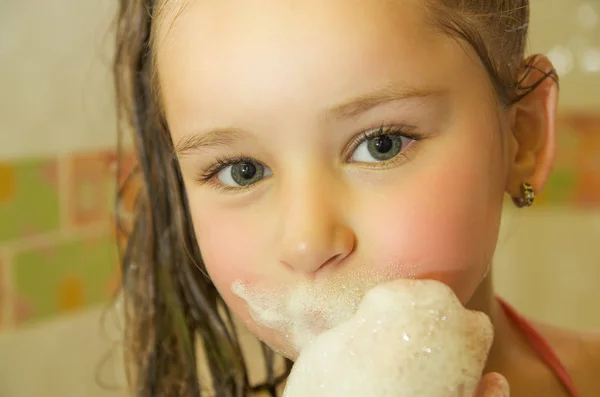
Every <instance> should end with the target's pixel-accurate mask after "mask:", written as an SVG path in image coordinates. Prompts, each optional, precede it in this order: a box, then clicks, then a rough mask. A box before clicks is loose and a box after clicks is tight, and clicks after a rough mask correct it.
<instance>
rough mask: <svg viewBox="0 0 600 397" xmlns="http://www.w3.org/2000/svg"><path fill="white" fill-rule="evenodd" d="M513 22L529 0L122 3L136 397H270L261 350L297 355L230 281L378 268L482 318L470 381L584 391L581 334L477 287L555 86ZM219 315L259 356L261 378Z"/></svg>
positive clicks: (520, 22) (279, 375)
mask: <svg viewBox="0 0 600 397" xmlns="http://www.w3.org/2000/svg"><path fill="white" fill-rule="evenodd" d="M528 13H529V4H528V1H527V0H369V1H366V0H364V1H358V0H354V1H348V0H326V1H324V0H301V1H300V0H297V1H295V0H286V1H282V0H261V1H254V0H243V1H242V0H156V1H153V0H122V1H121V9H120V14H119V19H118V50H117V56H116V63H115V68H116V77H117V80H116V81H117V91H118V96H119V100H120V110H121V114H122V116H123V120H124V122H126V123H127V125H126V126H131V127H132V128H133V130H134V132H135V148H136V152H137V156H138V161H139V176H140V180H141V182H142V183H141V189H140V192H139V197H138V200H137V207H136V217H135V222H134V224H133V227H132V229H131V230H130V231H129V239H128V243H127V246H126V249H125V250H124V256H123V289H124V291H125V295H126V307H127V328H126V340H127V346H128V347H129V350H128V360H129V361H130V363H131V364H132V365H131V371H130V374H129V381H130V384H131V385H132V386H133V389H134V390H135V393H136V395H137V396H139V397H142V396H200V395H206V392H205V390H208V389H211V390H213V391H214V393H215V394H216V395H218V396H234V395H235V396H245V395H251V394H252V393H253V392H256V391H259V390H264V391H267V392H269V393H270V395H276V390H277V388H278V386H279V385H281V383H282V381H283V380H284V379H285V376H286V373H287V371H288V370H289V368H290V361H289V360H286V363H285V365H284V368H283V369H281V368H280V367H278V366H277V365H275V361H276V360H275V355H274V353H273V352H272V350H270V348H267V347H266V345H268V346H270V347H271V348H273V349H275V350H277V351H279V352H281V353H282V354H283V355H285V356H287V357H288V358H290V359H294V358H295V352H294V351H293V350H292V349H291V348H290V344H289V343H288V340H287V339H286V337H285V335H283V333H282V332H278V330H276V329H272V328H267V327H264V326H262V325H260V324H258V323H256V322H255V321H254V320H253V318H252V317H251V314H250V312H249V302H247V301H246V300H244V299H242V296H241V295H240V294H239V293H238V294H236V293H234V292H235V288H232V286H234V285H238V286H239V285H240V283H242V284H243V285H246V286H250V287H252V286H254V285H261V286H263V287H264V288H266V290H267V291H268V289H269V288H272V289H275V288H278V289H283V290H287V291H293V290H294V289H295V288H297V287H298V286H300V285H303V286H309V287H310V288H313V289H314V290H315V291H321V292H323V291H325V292H326V291H327V288H328V286H329V285H331V283H333V281H331V282H330V280H339V279H340V278H342V279H343V278H344V277H346V278H347V279H350V280H353V281H351V282H349V284H351V286H352V287H353V288H357V289H361V288H364V287H363V286H364V285H368V284H369V283H372V282H373V280H374V278H375V276H374V275H375V274H379V273H381V272H380V271H382V270H383V269H387V270H386V271H387V273H386V274H387V276H386V277H387V278H388V279H394V278H404V277H412V278H429V279H435V280H438V281H441V282H444V283H446V284H447V285H449V286H450V287H451V288H452V289H453V291H454V292H455V293H456V295H457V297H458V298H459V299H460V300H461V302H462V303H463V304H464V305H465V306H466V307H467V308H470V309H474V310H479V311H482V312H484V313H486V314H487V315H488V316H489V317H490V318H491V320H492V322H493V323H494V326H495V329H496V334H495V340H494V344H493V346H492V349H491V352H490V354H489V358H488V361H487V367H486V373H491V372H497V373H500V374H502V375H503V376H504V377H506V378H507V379H508V382H509V383H510V386H511V393H512V395H514V396H517V397H526V396H550V397H554V396H555V397H559V396H560V397H562V396H590V397H592V396H598V395H600V386H599V383H598V382H597V380H596V377H597V373H598V371H600V342H599V340H598V338H594V337H592V336H589V335H581V334H576V333H573V332H568V331H563V330H556V329H552V328H550V327H547V326H543V325H531V324H530V323H529V321H528V320H526V319H525V318H523V317H521V316H519V315H518V314H517V313H516V312H515V311H514V310H513V309H512V308H511V307H509V306H508V305H507V304H505V303H503V302H502V301H501V300H498V299H497V298H495V295H494V289H493V283H492V280H491V276H490V272H489V264H490V262H491V260H492V257H493V254H494V250H495V246H496V242H497V238H498V228H499V224H500V217H501V212H502V204H503V198H504V195H505V193H506V194H508V196H510V197H512V199H513V201H514V203H515V204H516V205H517V206H519V207H527V206H530V205H531V204H532V203H533V201H534V197H535V194H536V193H537V192H539V191H540V190H541V189H542V187H543V186H544V183H545V182H546V180H547V178H548V174H549V172H550V170H551V168H552V163H553V158H554V152H555V113H556V104H557V96H558V86H557V78H556V75H555V73H554V70H553V68H552V65H551V64H550V62H549V61H548V59H546V58H545V57H543V56H534V57H530V58H524V47H525V42H526V37H527V25H528ZM523 266H527V264H523ZM352 274H354V275H356V274H360V277H350V275H352ZM233 314H235V315H236V316H237V317H239V318H240V319H242V320H243V321H244V322H245V323H246V324H247V326H248V328H249V329H250V330H251V331H252V332H253V333H254V334H256V335H257V336H258V337H259V338H260V339H261V340H262V341H264V343H265V344H266V345H262V346H263V349H262V351H263V352H264V363H265V365H266V380H265V381H264V382H262V383H261V384H250V383H251V382H250V381H249V378H248V368H247V367H248V361H246V360H245V359H244V356H243V354H242V349H243V346H242V345H241V344H240V340H239V334H238V333H237V332H236V328H235V325H234V322H233V320H232V315H233ZM196 351H202V352H204V353H205V354H206V360H205V361H206V363H205V365H204V364H202V365H201V364H199V359H198V357H197V355H196ZM247 358H248V357H246V359H247ZM204 367H206V368H204ZM280 369H281V370H280ZM202 371H205V372H207V373H208V374H209V375H210V376H209V377H208V382H209V383H207V380H206V379H200V380H199V378H198V375H197V374H198V372H202Z"/></svg>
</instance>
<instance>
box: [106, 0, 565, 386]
mask: <svg viewBox="0 0 600 397" xmlns="http://www.w3.org/2000/svg"><path fill="white" fill-rule="evenodd" d="M169 1H170V0H162V1H154V0H120V9H119V11H118V16H117V23H116V29H117V32H116V33H117V48H116V58H115V61H114V73H115V84H116V94H117V99H118V106H117V108H118V117H119V123H120V124H119V131H120V136H121V137H122V136H123V134H125V133H126V132H129V131H133V134H134V152H135V154H136V157H137V166H136V168H135V169H134V171H132V172H131V174H130V175H129V176H128V178H127V180H126V181H125V183H122V184H121V186H120V190H119V195H118V203H117V205H118V206H117V208H122V206H123V201H124V200H125V196H129V195H131V193H132V191H131V190H132V189H135V193H136V200H135V206H134V209H133V221H132V222H129V224H128V222H127V217H125V216H124V215H123V214H121V215H122V216H118V217H117V226H118V228H119V230H120V231H121V233H122V234H124V235H126V236H127V238H126V239H124V243H123V245H122V246H121V249H120V252H121V263H122V268H121V270H122V290H123V292H124V302H125V304H124V307H125V315H126V328H125V347H126V357H125V358H126V361H127V364H128V365H127V378H128V382H129V385H130V388H131V389H132V391H133V393H134V395H135V396H136V397H155V396H161V397H162V396H168V397H178V396H186V397H199V396H207V395H211V396H212V395H215V396H219V397H229V396H247V395H249V394H251V393H252V392H255V391H258V390H263V391H265V392H267V393H269V394H270V395H272V396H275V395H276V388H277V386H278V385H279V384H281V382H282V381H283V380H284V379H285V378H286V376H287V374H288V373H289V369H290V368H291V362H289V361H287V360H286V362H285V364H286V365H285V366H284V368H283V370H282V371H280V373H277V371H276V370H275V365H274V360H275V354H274V353H273V352H272V351H271V350H270V349H269V348H268V347H267V346H265V345H264V344H262V352H263V355H264V357H263V362H264V364H265V366H266V379H265V380H264V382H262V383H261V384H258V385H251V384H250V382H249V375H248V368H247V363H246V361H245V359H244V356H243V354H242V349H241V346H240V340H239V338H238V334H237V332H236V329H235V325H234V323H233V321H232V316H231V313H230V312H229V310H228V308H227V307H226V305H225V303H224V301H223V299H222V298H221V296H220V295H219V293H218V291H217V290H216V288H215V286H214V285H213V283H212V282H211V280H210V279H209V277H208V276H207V275H206V270H205V267H204V264H203V261H202V256H201V253H200V249H199V247H198V243H197V242H196V239H195V234H194V230H193V225H192V222H191V220H190V219H191V217H190V212H189V207H188V201H187V196H186V191H185V186H184V184H183V181H182V176H181V172H180V168H179V164H178V161H177V159H176V157H175V156H173V142H172V140H171V137H170V134H169V132H168V127H167V125H166V122H165V120H164V117H163V116H162V114H161V111H160V103H159V100H158V98H157V97H158V95H157V91H156V90H155V87H154V84H153V81H154V79H153V76H154V69H155V57H154V49H153V45H152V44H153V31H154V29H155V26H154V24H156V23H160V18H155V17H156V15H157V14H158V12H159V8H160V9H161V10H164V8H163V7H166V6H167V4H166V3H168V2H169ZM423 2H424V4H425V6H426V9H427V12H428V15H429V16H430V17H431V21H432V22H434V23H435V26H436V27H438V28H440V29H441V30H442V31H443V32H444V33H445V34H448V35H450V36H451V37H453V38H456V39H457V40H459V41H461V43H463V44H465V45H468V46H470V47H472V48H473V49H474V50H475V52H476V54H477V55H478V57H479V58H480V60H481V63H482V64H483V66H484V67H485V69H486V70H487V72H488V75H489V78H490V80H491V83H492V85H493V87H494V89H495V91H496V92H497V98H498V99H499V103H501V104H502V105H503V106H510V105H511V104H514V103H515V102H518V101H519V100H520V99H521V98H522V97H523V96H524V95H527V93H529V92H531V91H532V90H534V89H535V88H536V87H537V85H538V84H539V83H541V82H542V81H543V79H545V78H546V77H548V76H550V77H552V78H554V77H555V75H554V74H553V73H552V72H549V73H547V74H545V75H542V76H541V78H540V79H539V80H538V83H536V84H534V85H533V86H529V87H524V86H522V84H521V83H522V82H523V81H524V77H523V76H525V75H526V74H527V73H529V72H530V71H531V70H533V69H534V68H533V63H534V62H533V58H530V60H529V61H525V59H524V53H525V46H526V40H527V27H528V21H529V2H528V0H423ZM178 3H179V2H178ZM538 72H540V71H538ZM121 146H122V145H121V144H120V147H121ZM120 150H122V149H120ZM198 349H202V350H203V351H204V352H205V354H206V357H207V359H206V365H207V367H208V368H207V370H208V372H209V375H210V376H209V379H200V377H199V375H198V366H199V364H198V361H197V360H198V357H197V354H196V352H197V351H198ZM204 382H206V383H204ZM208 390H210V391H208Z"/></svg>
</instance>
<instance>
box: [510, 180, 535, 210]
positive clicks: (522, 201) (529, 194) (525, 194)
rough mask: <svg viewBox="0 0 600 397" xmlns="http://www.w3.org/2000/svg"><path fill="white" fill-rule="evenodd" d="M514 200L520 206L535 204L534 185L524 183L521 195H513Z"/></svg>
mask: <svg viewBox="0 0 600 397" xmlns="http://www.w3.org/2000/svg"><path fill="white" fill-rule="evenodd" d="M512 200H513V203H515V205H516V206H517V207H518V208H523V207H531V206H532V205H533V201H534V200H535V191H534V190H533V186H531V185H530V184H529V183H526V182H524V183H522V184H521V197H513V198H512Z"/></svg>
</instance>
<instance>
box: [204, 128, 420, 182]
mask: <svg viewBox="0 0 600 397" xmlns="http://www.w3.org/2000/svg"><path fill="white" fill-rule="evenodd" d="M408 129H409V128H407V127H405V126H387V127H384V126H383V125H382V126H381V127H379V128H375V129H372V130H367V131H364V132H363V133H361V134H358V135H357V136H356V137H355V138H354V139H352V141H350V143H349V144H348V148H347V149H346V150H345V152H344V153H345V155H344V157H345V158H346V161H350V157H351V155H352V153H354V151H355V150H356V149H357V148H358V146H360V145H361V144H362V143H363V142H364V141H366V140H368V139H372V138H376V137H378V136H383V135H396V136H398V135H399V136H402V137H405V138H409V139H411V140H412V141H413V142H411V143H409V144H408V146H407V148H406V149H404V150H403V152H401V153H400V154H399V155H398V156H396V157H394V158H393V159H391V160H388V161H382V162H377V163H373V164H370V165H369V166H370V167H371V168H381V167H389V166H390V165H396V164H398V161H399V159H402V158H404V159H407V158H408V157H407V156H406V151H407V150H408V149H410V148H411V147H412V146H414V145H413V144H414V142H417V141H420V140H422V139H423V137H421V136H418V135H415V134H412V133H410V132H408V131H407V130H408ZM240 162H255V163H259V164H262V163H261V162H259V161H257V160H255V159H253V158H251V157H247V156H234V157H219V158H217V159H216V160H215V162H214V163H213V164H212V165H211V166H209V167H208V168H207V169H206V170H205V171H204V172H202V174H201V175H200V176H199V177H198V182H200V183H211V184H213V185H214V187H215V188H217V189H218V190H220V191H222V192H230V191H233V190H236V191H239V190H242V189H247V188H250V187H252V186H253V185H250V186H247V187H232V186H226V185H223V184H221V183H218V182H214V181H213V179H214V178H215V177H216V176H217V175H218V174H219V173H220V172H221V171H223V170H224V169H225V168H227V167H229V166H230V165H234V164H237V163H240ZM263 166H264V164H263Z"/></svg>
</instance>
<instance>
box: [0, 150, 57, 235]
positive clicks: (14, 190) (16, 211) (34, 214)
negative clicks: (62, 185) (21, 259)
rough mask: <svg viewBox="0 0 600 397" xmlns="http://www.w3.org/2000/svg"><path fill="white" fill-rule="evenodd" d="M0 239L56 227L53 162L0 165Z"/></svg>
mask: <svg viewBox="0 0 600 397" xmlns="http://www.w3.org/2000/svg"><path fill="white" fill-rule="evenodd" d="M1 168H2V173H1V175H0V179H2V180H0V183H1V184H3V186H9V185H10V188H9V189H10V191H6V192H4V197H3V199H2V200H0V219H1V220H2V221H1V222H0V242H2V241H7V240H12V239H16V238H19V237H22V236H28V235H35V234H38V233H42V232H46V231H48V230H53V229H58V227H59V219H60V218H59V198H58V189H57V182H56V181H57V179H58V178H57V166H56V161H54V160H48V159H30V160H20V161H16V162H14V163H11V164H3V165H2V166H1Z"/></svg>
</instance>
